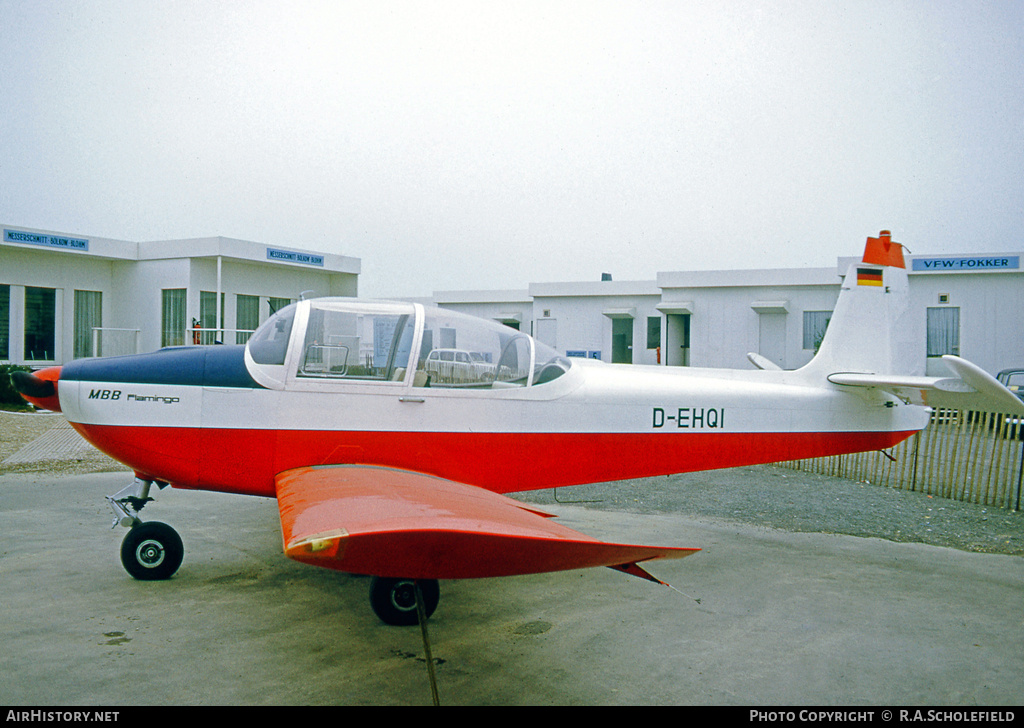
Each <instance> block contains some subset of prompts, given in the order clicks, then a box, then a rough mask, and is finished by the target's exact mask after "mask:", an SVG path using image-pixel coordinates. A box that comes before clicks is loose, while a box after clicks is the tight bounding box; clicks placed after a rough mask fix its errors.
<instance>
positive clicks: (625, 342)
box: [612, 318, 633, 364]
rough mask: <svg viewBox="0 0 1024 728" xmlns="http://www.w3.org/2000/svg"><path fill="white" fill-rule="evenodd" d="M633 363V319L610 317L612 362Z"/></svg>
mask: <svg viewBox="0 0 1024 728" xmlns="http://www.w3.org/2000/svg"><path fill="white" fill-rule="evenodd" d="M632 363H633V319H631V318H613V319H612V364H632Z"/></svg>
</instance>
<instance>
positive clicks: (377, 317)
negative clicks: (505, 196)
mask: <svg viewBox="0 0 1024 728" xmlns="http://www.w3.org/2000/svg"><path fill="white" fill-rule="evenodd" d="M906 303H907V273H906V269H905V266H904V260H903V254H902V248H901V246H900V245H899V244H898V243H893V242H892V240H891V238H890V235H889V234H888V233H887V232H886V231H883V232H882V233H881V235H880V236H879V237H878V238H868V244H867V246H866V249H865V253H864V257H863V260H862V261H861V262H859V263H856V264H855V265H854V266H852V267H851V269H850V271H849V273H848V274H847V275H846V277H845V280H844V283H843V286H842V291H841V293H840V296H839V300H838V302H837V304H836V308H835V311H834V313H833V316H832V320H831V323H830V325H829V328H828V332H827V335H826V336H825V339H824V341H823V342H822V345H821V348H820V350H819V352H818V354H817V355H816V356H815V358H814V359H813V360H812V361H811V362H810V363H809V364H807V365H806V366H804V367H803V368H801V369H798V370H795V371H782V370H779V369H777V368H774V367H772V366H769V365H766V364H764V363H763V362H762V366H763V367H764V368H763V369H760V370H749V371H741V370H725V369H697V368H674V367H658V366H636V365H610V364H602V363H600V362H591V361H587V360H569V359H566V358H563V357H561V356H559V355H558V354H557V353H556V352H554V351H553V350H551V349H549V348H548V347H546V346H545V345H543V344H541V343H539V342H537V341H535V340H534V339H532V338H531V337H530V336H527V335H525V334H522V333H520V332H518V331H515V330H513V329H511V328H509V327H506V326H503V325H501V324H498V323H495V322H491V321H485V320H482V319H477V318H474V317H470V316H466V315H463V314H459V313H456V312H452V311H446V310H442V309H436V308H428V307H424V306H421V305H419V304H414V303H381V302H366V301H358V300H355V299H348V298H328V299H315V300H307V301H300V302H298V303H295V304H292V305H290V306H288V307H287V308H284V309H283V310H281V311H279V312H277V313H276V314H275V315H274V316H273V317H272V318H270V319H269V320H268V321H267V322H266V323H265V324H264V325H263V326H262V327H261V328H260V329H259V330H258V331H256V333H255V334H253V336H252V338H251V340H250V341H249V342H248V344H246V345H245V346H210V347H172V348H166V349H161V350H159V351H157V352H153V353H150V354H142V355H136V356H127V357H115V358H106V359H82V360H77V361H73V362H71V363H69V364H67V365H65V366H63V367H51V368H49V369H44V370H41V371H39V372H35V373H33V374H27V373H26V374H21V375H16V377H15V378H16V381H15V386H16V387H17V388H18V390H19V391H20V392H21V393H22V394H23V395H24V396H25V398H26V399H28V400H29V401H30V402H33V403H35V404H36V405H38V406H40V407H43V408H46V409H52V410H60V411H62V412H63V413H64V414H65V415H66V417H67V419H68V420H69V422H71V424H72V425H73V426H74V427H75V429H76V430H78V432H80V433H81V434H82V436H83V437H85V438H86V439H87V440H88V441H89V442H91V443H92V444H94V445H95V446H96V447H97V448H99V449H100V450H102V451H103V452H105V453H107V454H109V455H111V456H112V457H114V458H115V459H117V460H119V461H121V462H122V463H124V464H125V465H127V466H128V467H130V468H131V469H132V470H134V472H135V480H134V482H133V483H132V484H130V485H129V486H128V487H126V488H125V489H124V490H122V491H121V492H119V493H117V494H116V495H114V496H110V497H108V501H109V502H110V504H111V506H112V508H113V510H114V513H115V515H116V519H115V525H117V523H120V524H121V525H124V526H127V527H129V528H130V530H129V531H128V534H127V536H126V537H125V539H124V542H123V544H122V548H121V557H122V562H123V563H124V566H125V568H126V569H127V570H128V572H129V573H130V574H131V575H132V576H134V577H136V578H138V579H165V578H168V577H170V576H171V575H172V574H174V573H175V571H176V570H177V569H178V567H179V565H180V564H181V561H182V556H183V548H182V544H181V539H180V538H179V537H178V535H177V533H175V531H174V530H173V529H171V528H170V527H169V526H167V525H165V524H162V523H158V522H142V521H141V520H140V519H139V511H140V510H141V509H142V508H143V506H144V505H145V504H146V503H147V502H148V501H149V500H151V497H150V491H151V486H152V485H154V484H155V485H157V486H158V487H160V488H163V487H164V486H166V485H168V484H169V485H172V486H174V487H177V488H192V489H203V490H213V491H222V492H229V493H241V494H249V495H257V496H266V497H271V498H277V500H278V505H279V507H280V514H281V527H282V532H283V538H284V551H285V553H286V554H287V555H288V556H289V557H291V558H293V559H296V560H298V561H302V562H307V563H310V564H316V565H319V566H325V567H328V568H332V569H338V570H341V571H345V572H349V573H357V574H368V575H372V576H374V577H375V578H374V580H373V582H372V586H371V604H372V605H373V608H374V611H375V612H376V613H377V614H378V616H380V618H381V619H382V620H384V621H385V622H388V623H393V624H414V623H416V621H417V604H416V598H415V593H416V585H417V584H418V585H419V586H420V587H422V589H421V593H422V594H424V596H423V604H424V606H425V608H426V609H425V611H426V613H427V614H428V615H429V614H430V613H432V612H433V610H434V608H435V607H436V606H437V601H438V593H439V592H438V587H437V580H438V579H463V578H474V577H491V576H506V575H514V574H526V573H536V572H546V571H557V570H564V569H576V568H582V567H590V566H601V565H603V566H611V567H615V568H618V569H620V570H622V571H625V572H627V573H632V574H635V575H637V576H643V577H646V578H649V579H652V580H654V581H657V579H654V578H653V577H651V576H650V575H649V574H648V573H647V572H646V571H645V570H644V569H643V568H641V567H640V566H639V564H640V563H642V562H646V561H649V560H652V559H658V558H673V557H681V556H686V555H689V554H691V553H693V551H695V550H696V549H684V548H669V547H665V548H662V547H649V546H632V545H621V544H609V543H603V542H600V541H597V540H595V539H592V538H589V537H587V536H584V535H583V534H580V533H578V532H576V531H573V530H571V529H568V528H565V527H563V526H559V525H557V524H555V523H553V522H552V520H551V518H550V517H549V516H548V514H545V513H541V512H540V511H538V510H536V509H533V508H531V507H529V506H527V505H525V504H523V503H521V502H518V501H515V500H512V499H510V498H507V497H505V496H504V495H501V494H503V493H509V492H516V491H528V490H531V489H541V488H551V487H556V486H568V485H576V484H581V483H591V482H600V481H609V480H620V479H627V478H637V477H643V476H653V475H662V474H670V473H680V472H688V471H695V470H706V469H713V468H729V467H734V466H740V465H751V464H755V463H770V462H778V461H785V460H792V459H798V458H809V457H819V456H825V455H833V454H839V453H850V452H859V451H866V450H878V449H884V448H888V447H891V446H893V445H895V444H896V443H898V442H900V441H901V440H903V439H905V438H907V437H909V436H910V435H912V434H913V433H915V432H917V431H919V430H921V429H922V428H924V427H925V426H926V425H927V424H928V421H929V414H930V409H929V405H931V406H943V405H945V406H950V405H952V406H963V405H964V404H967V405H968V406H973V407H974V408H977V409H990V410H993V411H999V412H1010V413H1018V414H1024V412H1021V409H1022V405H1021V402H1020V400H1019V399H1018V398H1017V397H1015V396H1014V395H1013V394H1012V393H1011V392H1009V390H1007V389H1006V388H1005V387H1003V386H1002V385H1000V384H999V383H998V382H996V381H995V379H993V378H992V377H991V376H989V375H988V374H987V373H985V372H983V371H982V370H980V369H979V368H978V367H976V366H974V365H972V364H970V363H968V362H966V361H964V360H962V359H959V358H957V357H946V362H947V364H948V365H949V367H950V369H951V370H952V371H953V372H955V373H956V374H957V375H958V376H951V377H943V378H935V377H924V376H921V372H920V371H915V365H916V363H918V362H920V363H922V364H923V361H924V357H923V356H922V355H921V354H922V352H918V351H915V350H914V349H913V347H912V346H911V345H910V344H908V343H906V342H905V341H904V340H903V339H904V338H906V337H905V332H906V330H907V328H908V327H907V322H906V320H905V316H906V315H907V313H906V312H907V305H906ZM901 332H904V336H903V337H901V336H900V334H901ZM754 359H755V360H756V357H755V358H754Z"/></svg>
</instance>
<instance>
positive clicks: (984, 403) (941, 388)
mask: <svg viewBox="0 0 1024 728" xmlns="http://www.w3.org/2000/svg"><path fill="white" fill-rule="evenodd" d="M942 360H943V361H944V362H945V363H946V364H947V365H948V366H949V368H950V369H951V370H952V371H953V372H954V373H955V374H956V375H957V376H955V377H923V376H900V375H898V374H863V373H857V372H836V373H834V374H830V375H829V377H828V380H829V381H830V382H832V383H833V384H841V385H843V386H847V387H869V388H874V389H880V390H883V391H886V392H891V393H892V394H895V395H896V396H897V397H900V398H901V399H905V400H907V401H910V402H912V403H914V404H922V405H927V406H930V407H935V408H945V409H961V410H973V411H977V412H998V413H1001V414H1011V415H1024V402H1022V401H1021V400H1020V399H1019V398H1018V397H1017V395H1015V394H1014V393H1013V392H1011V391H1010V390H1009V389H1007V388H1006V387H1004V386H1003V385H1002V384H1000V383H999V382H998V381H997V380H996V379H995V377H993V376H992V375H991V374H989V373H988V372H986V371H984V370H983V369H981V368H980V367H978V366H977V365H975V364H972V363H971V362H969V361H967V360H965V359H961V358H960V357H958V356H944V357H942Z"/></svg>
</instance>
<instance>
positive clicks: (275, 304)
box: [268, 296, 292, 316]
mask: <svg viewBox="0 0 1024 728" xmlns="http://www.w3.org/2000/svg"><path fill="white" fill-rule="evenodd" d="M268 301H269V303H270V315H271V316H273V315H274V314H275V313H277V312H278V311H280V310H281V309H282V308H284V307H285V306H287V305H289V304H290V303H291V302H292V299H290V298H274V297H273V296H271V297H270V298H269V299H268Z"/></svg>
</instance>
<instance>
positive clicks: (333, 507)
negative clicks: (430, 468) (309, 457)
mask: <svg viewBox="0 0 1024 728" xmlns="http://www.w3.org/2000/svg"><path fill="white" fill-rule="evenodd" d="M276 484H277V499H278V506H279V508H280V511H281V529H282V533H283V536H284V550H285V553H286V555H288V556H289V557H290V558H293V559H295V560H297V561H302V562H305V563H310V564H315V565H317V566H324V567H327V568H330V569H336V570H338V571H345V572H348V573H353V574H371V575H374V576H383V577H399V578H411V579H469V578H477V577H492V576H512V575H517V574H534V573H541V572H548V571H562V570H566V569H580V568H586V567H591V566H619V565H622V564H636V563H638V562H643V561H649V560H651V559H660V558H681V557H683V556H688V555H690V554H692V553H693V552H694V551H697V550H698V549H686V548H673V547H654V546H633V545H627V544H610V543H604V542H602V541H598V540H596V539H593V538H591V537H589V536H586V535H584V534H582V533H579V532H577V531H574V530H572V529H570V528H566V527H565V526H561V525H559V524H557V523H554V522H553V521H552V519H551V518H550V517H548V515H547V514H542V513H540V512H539V511H537V510H535V509H532V508H529V507H527V506H526V505H525V504H522V503H520V502H519V501H516V500H513V499H511V498H507V497H505V496H502V495H498V494H496V493H492V492H490V491H487V490H483V489H482V488H477V487H475V486H471V485H465V484H463V483H456V482H453V481H450V480H444V479H441V478H436V477H433V476H430V475H424V474H422V473H415V472H411V471H407V470H396V469H391V468H382V467H374V466H360V465H338V466H322V467H306V468H297V469H295V470H289V471H287V472H284V473H281V474H280V475H278V476H277V479H276ZM630 573H633V572H630Z"/></svg>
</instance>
